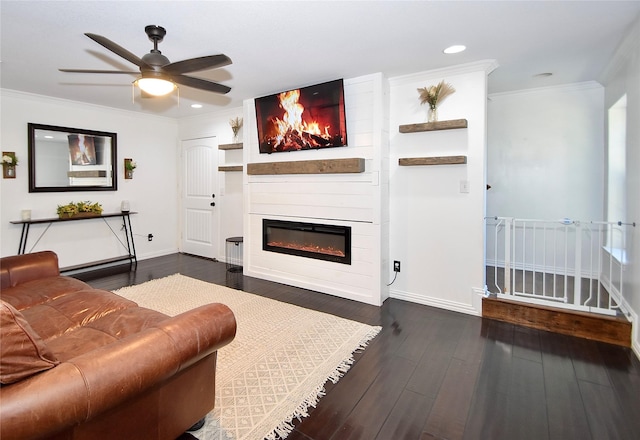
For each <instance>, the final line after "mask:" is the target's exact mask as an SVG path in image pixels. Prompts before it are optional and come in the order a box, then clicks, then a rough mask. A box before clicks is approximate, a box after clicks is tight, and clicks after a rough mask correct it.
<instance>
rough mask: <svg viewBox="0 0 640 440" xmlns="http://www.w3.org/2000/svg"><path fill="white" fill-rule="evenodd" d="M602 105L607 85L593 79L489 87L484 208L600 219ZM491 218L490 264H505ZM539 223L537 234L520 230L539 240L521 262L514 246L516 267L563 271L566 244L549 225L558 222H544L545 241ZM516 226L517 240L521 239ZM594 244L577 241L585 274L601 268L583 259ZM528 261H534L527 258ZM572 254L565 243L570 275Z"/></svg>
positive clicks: (523, 215) (522, 215) (492, 212)
mask: <svg viewBox="0 0 640 440" xmlns="http://www.w3.org/2000/svg"><path fill="white" fill-rule="evenodd" d="M603 108H604V88H603V87H602V86H601V85H600V84H599V83H597V82H586V83H580V84H567V85H563V86H556V87H546V88H536V89H528V90H520V91H515V92H509V93H500V94H492V95H490V96H489V102H488V110H487V112H488V147H487V183H488V184H489V185H491V189H490V190H489V191H488V192H487V216H488V217H494V216H497V217H515V218H519V219H540V220H550V221H553V220H560V219H563V218H570V219H573V220H579V221H582V222H585V221H602V220H605V218H604V211H603V204H604V175H605V166H604V163H605V150H604V112H603ZM495 225H496V222H495V221H494V220H492V219H491V218H489V219H488V220H487V264H488V265H490V266H498V267H503V266H504V252H503V251H504V244H503V241H502V240H501V239H500V238H499V242H498V245H497V251H498V252H497V254H496V246H495V243H494V237H495ZM538 226H539V231H538V234H533V232H532V230H531V229H530V227H531V224H529V228H527V230H526V233H525V236H526V237H527V239H528V240H529V241H530V242H531V240H532V237H533V236H534V235H536V239H537V243H538V245H537V246H535V247H534V246H533V245H532V246H528V247H527V255H529V257H528V258H529V259H528V260H527V261H526V262H524V263H523V262H522V252H520V251H518V252H515V254H514V256H515V264H516V267H518V268H522V267H526V268H527V269H528V270H538V271H546V272H554V273H564V271H565V266H564V264H565V254H564V246H563V245H556V243H555V240H556V239H557V237H556V235H555V234H551V233H550V229H552V228H554V227H555V228H558V229H559V231H560V234H562V231H563V229H562V228H563V227H561V226H560V223H557V224H554V223H548V224H547V225H546V228H547V232H548V233H549V236H548V240H547V243H546V245H542V242H541V240H542V237H543V234H542V232H541V231H542V224H539V225H538ZM499 231H500V232H503V229H502V228H500V229H499ZM521 233H522V232H521V229H518V232H517V237H516V243H520V242H521V240H522V238H521V237H522V235H521ZM560 236H561V237H562V235H560ZM499 237H502V235H501V234H499ZM570 237H573V236H572V235H570ZM560 240H562V239H560ZM531 244H533V243H532V242H531ZM591 245H592V246H591V247H589V246H587V242H585V246H583V248H582V254H583V259H582V261H583V267H582V275H583V276H596V275H597V273H598V271H597V270H595V269H593V268H591V267H588V264H586V263H587V262H588V261H589V255H592V254H593V255H597V254H598V253H599V247H598V246H599V243H598V242H597V240H594V241H593V242H592V243H591ZM533 249H536V257H535V258H534V257H533V253H532V252H533ZM554 249H555V253H554V251H553V250H554ZM530 252H531V254H530ZM533 261H535V263H536V266H535V267H533V266H531V264H532V262H533ZM574 261H575V259H574V254H573V248H572V246H569V258H568V267H567V268H566V269H568V272H567V273H568V274H569V275H573V272H572V271H573V268H574ZM554 262H555V263H556V264H557V265H558V267H554V266H553V264H554ZM592 269H593V270H592Z"/></svg>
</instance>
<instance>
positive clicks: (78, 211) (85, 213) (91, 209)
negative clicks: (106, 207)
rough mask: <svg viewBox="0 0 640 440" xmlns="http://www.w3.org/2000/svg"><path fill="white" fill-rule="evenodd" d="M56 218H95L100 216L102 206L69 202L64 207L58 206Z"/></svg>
mask: <svg viewBox="0 0 640 440" xmlns="http://www.w3.org/2000/svg"><path fill="white" fill-rule="evenodd" d="M57 213H58V217H60V218H72V217H97V216H99V215H102V205H100V203H97V202H96V203H92V202H89V201H86V202H77V203H75V202H70V203H67V204H66V205H58V209H57Z"/></svg>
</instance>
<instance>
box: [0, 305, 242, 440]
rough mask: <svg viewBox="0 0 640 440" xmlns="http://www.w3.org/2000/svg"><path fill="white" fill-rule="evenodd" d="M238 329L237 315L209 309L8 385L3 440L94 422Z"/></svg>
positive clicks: (1, 408)
mask: <svg viewBox="0 0 640 440" xmlns="http://www.w3.org/2000/svg"><path fill="white" fill-rule="evenodd" d="M235 331H236V321H235V317H234V315H233V312H232V311H231V310H230V309H229V308H228V307H227V306H225V305H223V304H208V305H205V306H202V307H199V308H196V309H193V310H190V311H188V312H185V313H183V314H180V315H178V316H175V317H173V318H168V319H167V320H166V321H163V322H161V323H159V324H157V325H156V326H155V327H152V328H149V329H147V330H144V331H142V332H140V333H138V334H135V335H131V336H129V337H127V338H124V339H122V340H120V341H117V342H114V343H113V344H109V345H106V346H104V347H101V348H99V349H96V350H94V351H92V352H89V353H85V354H83V355H81V356H78V357H76V358H73V359H71V360H69V361H68V362H63V363H62V364H60V365H58V366H57V367H55V368H53V369H51V370H48V371H46V372H43V373H41V374H38V375H36V376H33V377H31V378H29V379H26V380H23V381H21V382H18V383H15V384H12V385H11V386H7V387H3V388H1V389H0V401H1V405H0V438H2V439H3V440H4V439H5V438H7V439H9V438H30V437H32V436H35V435H37V434H41V433H55V432H58V431H61V430H63V429H65V428H67V427H70V426H72V425H75V424H78V423H82V422H84V421H87V420H89V419H91V418H93V417H95V416H97V415H99V414H101V413H103V412H105V411H107V410H109V409H111V408H114V407H117V406H118V405H120V404H122V403H124V402H126V401H127V400H129V399H132V398H134V397H136V396H139V395H141V394H143V393H144V392H145V391H147V390H149V389H151V388H152V387H154V386H156V385H160V384H162V382H163V381H165V380H166V379H168V378H170V377H171V376H173V375H175V374H176V373H177V372H179V371H181V370H183V369H185V368H187V367H189V366H190V365H192V364H194V363H195V362H197V361H199V360H200V359H203V358H204V357H206V356H208V355H210V354H211V353H213V352H214V351H216V350H217V349H219V348H221V347H223V346H224V345H226V344H228V343H229V342H231V341H232V340H233V338H234V337H235ZM211 374H212V375H213V374H215V372H214V371H212V372H211Z"/></svg>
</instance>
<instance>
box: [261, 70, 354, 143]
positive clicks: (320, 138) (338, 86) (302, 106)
mask: <svg viewBox="0 0 640 440" xmlns="http://www.w3.org/2000/svg"><path fill="white" fill-rule="evenodd" d="M255 104H256V119H257V122H258V124H257V125H258V143H259V145H260V153H269V154H270V153H277V152H282V151H298V150H313V149H319V148H330V147H343V146H346V145H347V122H346V117H345V112H344V83H343V80H342V79H338V80H335V81H330V82H326V83H322V84H317V85H314V86H308V87H302V88H299V89H294V90H289V91H286V92H282V93H276V94H274V95H269V96H263V97H261V98H257V99H256V100H255Z"/></svg>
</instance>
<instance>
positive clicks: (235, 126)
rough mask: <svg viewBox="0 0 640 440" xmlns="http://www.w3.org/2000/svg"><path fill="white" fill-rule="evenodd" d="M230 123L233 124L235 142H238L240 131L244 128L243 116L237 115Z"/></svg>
mask: <svg viewBox="0 0 640 440" xmlns="http://www.w3.org/2000/svg"><path fill="white" fill-rule="evenodd" d="M229 125H231V130H233V142H234V143H238V133H239V132H240V129H241V128H242V118H241V117H236V118H234V119H230V120H229Z"/></svg>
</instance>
